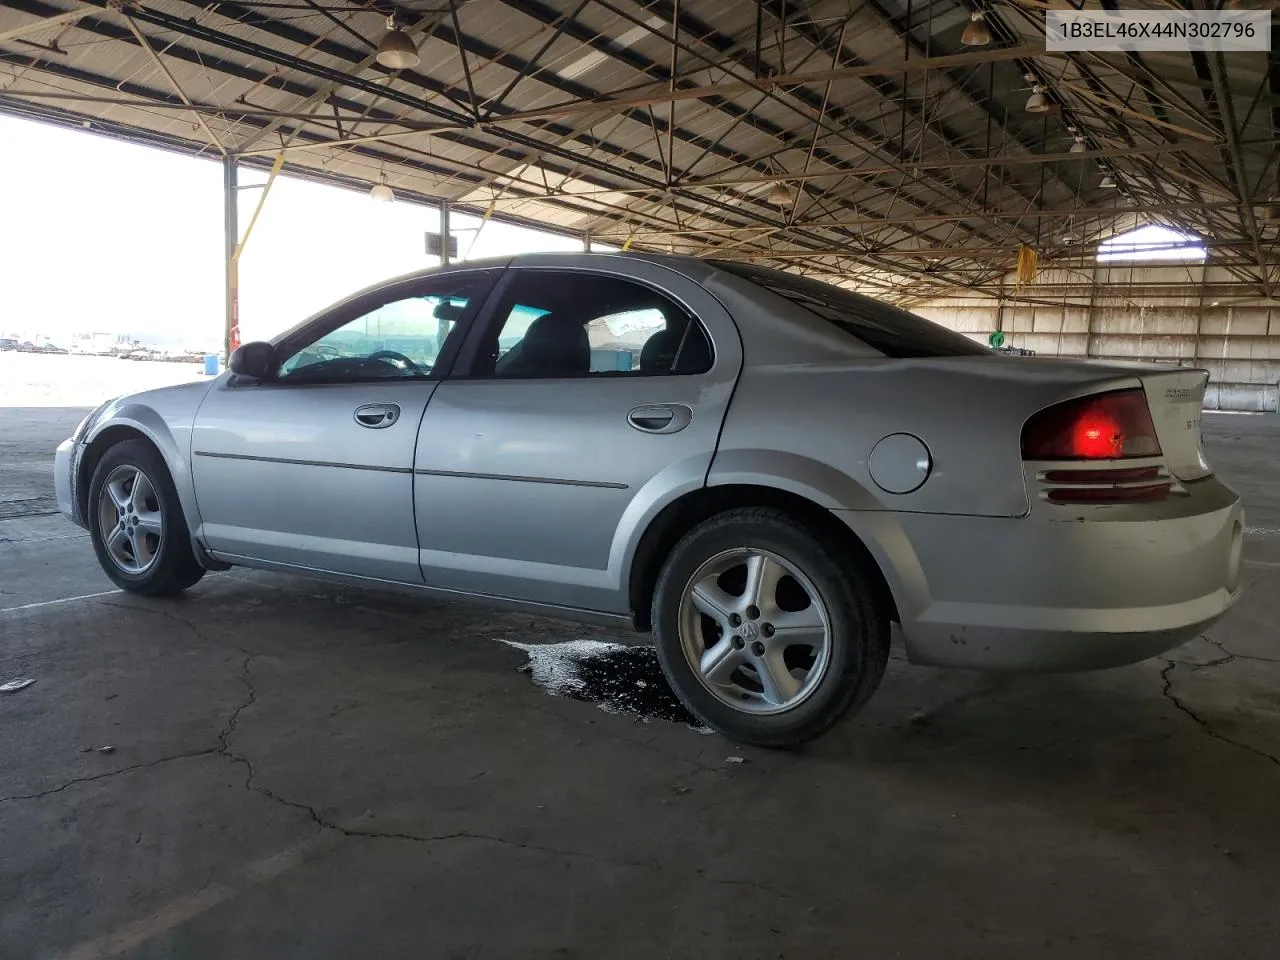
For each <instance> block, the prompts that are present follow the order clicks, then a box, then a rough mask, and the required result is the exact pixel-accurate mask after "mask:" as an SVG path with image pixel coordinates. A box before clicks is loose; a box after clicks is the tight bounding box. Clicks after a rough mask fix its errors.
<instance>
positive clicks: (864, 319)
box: [715, 260, 991, 357]
mask: <svg viewBox="0 0 1280 960" xmlns="http://www.w3.org/2000/svg"><path fill="white" fill-rule="evenodd" d="M715 265H716V266H717V267H719V268H720V269H721V270H724V271H726V272H727V273H732V274H733V275H734V276H737V277H741V278H742V279H744V280H748V281H750V282H751V283H754V284H756V285H757V286H761V287H764V288H765V289H766V290H768V291H769V292H770V293H773V294H776V295H778V296H780V297H785V298H786V299H787V300H790V301H791V302H792V303H794V304H796V305H797V306H799V307H802V308H804V309H805V310H807V311H809V312H810V313H812V314H813V315H814V316H816V317H820V318H822V319H823V320H825V321H827V322H828V323H830V324H833V325H834V326H837V327H839V328H840V329H842V330H844V331H845V332H846V333H849V334H851V335H853V336H855V337H857V338H858V339H859V340H861V341H862V342H863V343H865V344H867V346H869V347H872V348H873V349H876V350H879V351H880V352H881V353H883V354H884V355H885V356H886V357H963V356H979V355H983V354H989V353H991V351H990V350H988V349H987V348H986V347H984V346H982V345H981V344H979V343H975V342H974V341H973V340H970V339H969V338H968V337H966V336H965V335H964V334H962V333H956V332H955V331H954V330H948V329H947V328H946V327H944V326H941V325H940V324H937V323H934V322H933V321H931V320H926V319H925V318H924V317H920V316H916V314H914V313H908V312H907V311H906V310H900V309H899V308H897V307H893V306H890V305H889V304H887V303H881V302H880V301H879V300H873V299H871V298H870V297H864V296H862V294H859V293H853V292H852V291H850V290H844V289H842V288H840V287H836V286H832V285H831V284H829V283H823V282H821V281H820V280H810V279H808V278H806V277H798V276H796V275H795V274H793V273H784V272H783V271H781V270H771V269H769V268H768V267H757V266H752V265H751V264H745V263H732V262H728V261H724V260H717V261H715Z"/></svg>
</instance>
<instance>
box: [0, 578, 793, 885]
mask: <svg viewBox="0 0 1280 960" xmlns="http://www.w3.org/2000/svg"><path fill="white" fill-rule="evenodd" d="M105 605H106V606H111V607H116V608H117V609H123V610H132V611H137V612H140V613H151V614H155V615H157V616H161V617H165V618H167V619H169V620H173V621H175V622H177V623H181V624H182V625H183V626H185V627H187V629H189V630H190V631H191V632H192V633H193V634H195V636H196V637H197V638H199V639H200V640H201V641H203V642H204V643H208V644H210V645H211V646H216V645H215V644H213V642H212V641H211V640H210V639H209V638H208V637H207V636H205V634H204V633H203V632H202V631H201V630H200V628H199V627H197V626H196V625H195V624H194V623H192V622H191V620H189V619H188V618H186V617H183V616H180V615H178V614H175V613H172V612H170V611H167V610H157V609H154V608H152V607H142V606H133V605H130V604H115V603H106V604H105ZM235 649H237V650H239V651H240V652H241V653H242V654H243V655H244V659H243V660H242V661H241V664H240V681H241V683H242V684H243V685H244V688H245V698H244V699H243V700H242V701H241V702H240V703H239V704H238V705H237V706H236V708H235V710H233V711H232V713H231V716H230V717H228V718H227V722H226V724H225V725H224V726H223V727H222V729H221V730H219V732H218V746H216V747H211V748H208V749H205V750H199V751H192V752H190V753H184V754H175V755H173V756H169V757H162V758H160V759H158V760H153V761H150V762H148V763H142V764H135V765H133V766H131V767H125V768H122V769H120V770H117V771H113V772H112V773H107V774H102V775H101V776H97V777H81V778H77V779H76V780H72V781H69V782H68V783H65V784H63V785H62V786H60V787H56V788H53V789H50V790H47V791H42V792H41V793H37V794H32V795H30V796H29V797H26V796H22V797H6V798H0V802H3V801H4V800H9V799H34V798H36V797H41V796H46V795H48V794H51V793H57V792H59V791H60V790H65V789H67V788H68V787H70V786H72V785H74V784H76V783H80V782H85V781H89V780H99V779H103V778H105V777H110V776H116V775H118V774H121V773H126V772H128V771H130V770H135V769H141V768H143V767H151V766H157V765H159V764H162V763H168V762H171V761H174V760H179V759H184V758H187V757H202V756H218V757H221V758H222V759H225V760H229V761H230V762H232V763H235V764H239V765H241V766H243V767H244V769H245V780H244V789H245V790H247V791H249V792H251V793H256V794H258V795H259V796H262V797H265V798H266V799H268V800H271V801H272V802H274V803H277V804H279V805H281V806H285V807H289V808H291V809H294V810H299V811H301V812H303V813H305V814H306V815H307V816H308V818H310V820H311V821H312V822H313V823H315V824H316V826H317V827H319V828H321V829H324V830H332V831H335V832H337V833H339V834H341V835H342V836H344V837H349V838H358V839H366V840H395V841H402V842H407V843H417V844H434V843H445V842H448V841H452V840H475V841H480V842H483V843H493V844H498V845H501V846H506V847H512V848H515V849H519V850H531V851H536V852H539V853H549V854H552V855H554V856H559V857H572V858H576V859H581V860H588V861H591V862H594V863H600V864H605V865H609V866H620V867H633V868H640V869H652V868H655V867H659V868H660V867H661V864H660V863H657V862H656V861H641V860H626V859H621V858H613V857H602V856H598V855H596V854H591V853H586V852H583V851H580V850H565V849H562V848H559V847H550V846H545V845H543V844H536V843H525V842H521V841H518V840H510V839H507V838H506V837H500V836H496V835H494V834H488V833H478V832H475V831H472V830H457V831H454V832H451V833H440V834H418V833H410V832H407V831H391V830H372V829H364V828H361V827H354V826H343V825H342V824H340V823H336V822H334V821H332V820H329V819H328V818H326V817H324V816H323V815H321V813H320V812H319V811H318V810H317V809H316V808H315V807H314V806H312V805H311V804H309V803H302V802H299V801H296V800H290V799H289V798H287V797H282V796H280V795H279V794H278V793H276V792H274V791H273V790H271V789H270V788H268V787H266V786H263V785H262V784H261V783H259V782H257V780H258V771H257V768H256V767H255V766H254V764H253V761H252V760H250V759H249V758H248V757H247V756H245V755H243V754H240V753H237V752H235V751H234V750H233V749H232V747H231V737H232V736H233V735H234V733H235V732H236V730H237V728H238V727H239V724H240V716H241V714H242V713H244V711H245V710H248V709H249V708H250V707H252V706H254V705H255V704H256V703H257V702H258V690H257V686H256V684H255V683H254V679H253V672H252V665H253V661H254V660H255V659H257V658H258V657H259V656H260V654H259V653H257V652H255V651H251V650H247V649H245V648H244V647H239V646H237V647H236V648H235ZM610 735H611V736H612V737H613V738H614V739H618V740H622V741H624V742H627V743H630V744H632V745H633V746H637V747H640V748H641V749H645V750H650V751H652V752H654V753H657V754H659V755H661V756H664V757H667V758H669V759H672V760H677V761H679V762H682V763H686V764H689V765H691V766H693V767H694V768H695V769H696V770H701V771H706V772H712V773H719V774H723V773H724V771H723V770H720V769H719V768H717V767H712V766H709V765H707V764H705V763H703V762H701V760H700V759H690V758H688V757H681V756H678V755H677V754H674V753H670V752H668V751H666V750H663V749H662V748H660V747H657V746H655V745H654V743H653V740H654V739H656V736H655V737H654V738H652V739H651V740H649V741H641V740H632V739H631V738H629V737H625V736H620V735H618V734H617V733H616V732H611V733H610ZM707 880H709V881H710V882H712V883H718V884H728V885H737V886H745V887H750V888H752V889H757V890H760V891H763V892H766V893H769V894H771V895H773V896H777V897H783V898H786V899H790V900H796V901H797V902H803V901H800V900H799V898H796V897H793V896H791V895H789V894H785V893H783V892H781V891H779V890H775V889H773V888H771V887H768V886H765V885H762V884H759V883H755V882H752V881H746V880H721V879H716V878H713V877H708V878H707Z"/></svg>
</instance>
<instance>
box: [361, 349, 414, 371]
mask: <svg viewBox="0 0 1280 960" xmlns="http://www.w3.org/2000/svg"><path fill="white" fill-rule="evenodd" d="M369 359H370V360H382V361H384V362H387V363H390V364H391V366H393V367H397V368H399V369H400V370H403V371H405V372H406V373H417V372H418V370H419V369H420V368H419V366H418V365H417V364H416V363H414V362H413V361H412V360H410V359H409V358H408V357H406V356H405V355H404V354H403V353H400V352H399V351H397V350H376V351H374V352H373V353H371V354H369Z"/></svg>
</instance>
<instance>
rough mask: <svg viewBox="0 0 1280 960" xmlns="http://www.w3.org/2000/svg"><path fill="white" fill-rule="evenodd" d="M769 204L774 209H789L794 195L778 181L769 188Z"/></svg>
mask: <svg viewBox="0 0 1280 960" xmlns="http://www.w3.org/2000/svg"><path fill="white" fill-rule="evenodd" d="M768 199H769V202H770V203H772V204H773V205H774V206H775V207H789V206H791V203H792V201H794V200H795V195H794V194H793V193H792V192H791V188H790V187H788V186H787V185H786V184H785V183H783V182H782V181H781V180H779V181H778V182H777V183H775V184H774V185H773V186H772V187H770V188H769V197H768Z"/></svg>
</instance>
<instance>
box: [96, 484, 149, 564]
mask: <svg viewBox="0 0 1280 960" xmlns="http://www.w3.org/2000/svg"><path fill="white" fill-rule="evenodd" d="M98 533H99V534H100V535H101V537H102V542H103V544H105V545H106V548H107V555H108V556H109V557H111V562H112V563H114V564H115V565H116V566H117V567H119V568H120V569H121V570H122V571H124V572H125V573H128V574H131V575H134V576H136V575H138V574H141V573H145V572H146V571H147V570H148V569H150V567H151V565H152V564H153V563H155V560H156V555H157V554H158V553H159V552H160V543H161V540H162V539H163V537H164V522H163V518H162V516H161V514H160V501H159V499H158V498H157V496H156V489H155V486H154V484H152V482H151V480H150V478H148V477H147V475H146V474H145V473H143V472H142V471H141V470H140V469H138V468H137V467H135V466H131V465H129V464H121V465H120V466H118V467H116V468H115V469H114V470H112V471H111V473H110V474H109V475H108V477H107V479H106V482H105V483H103V485H102V490H101V492H100V493H99V494H98Z"/></svg>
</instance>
